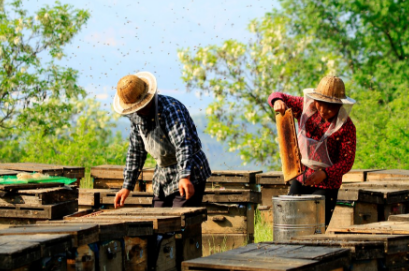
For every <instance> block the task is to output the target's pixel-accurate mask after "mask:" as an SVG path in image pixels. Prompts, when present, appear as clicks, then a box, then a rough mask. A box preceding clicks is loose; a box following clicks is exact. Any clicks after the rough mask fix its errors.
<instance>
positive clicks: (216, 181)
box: [206, 170, 262, 191]
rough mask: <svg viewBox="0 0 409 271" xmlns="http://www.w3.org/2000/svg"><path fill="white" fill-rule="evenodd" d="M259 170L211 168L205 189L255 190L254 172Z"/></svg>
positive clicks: (256, 172)
mask: <svg viewBox="0 0 409 271" xmlns="http://www.w3.org/2000/svg"><path fill="white" fill-rule="evenodd" d="M261 172H262V171H260V170H212V175H211V176H210V178H208V179H207V182H206V190H224V189H250V190H254V191H257V190H258V189H257V186H256V174H258V173H261Z"/></svg>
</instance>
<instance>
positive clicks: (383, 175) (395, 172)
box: [366, 169, 409, 182]
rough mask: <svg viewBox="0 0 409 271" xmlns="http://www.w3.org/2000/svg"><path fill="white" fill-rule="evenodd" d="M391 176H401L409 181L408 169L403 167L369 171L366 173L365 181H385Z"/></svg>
mask: <svg viewBox="0 0 409 271" xmlns="http://www.w3.org/2000/svg"><path fill="white" fill-rule="evenodd" d="M391 178H401V179H406V180H408V181H409V170H403V169H387V170H379V171H375V172H369V173H368V174H367V177H366V179H367V181H369V182H371V181H386V180H388V179H391Z"/></svg>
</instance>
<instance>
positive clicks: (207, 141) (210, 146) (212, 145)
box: [115, 114, 268, 172]
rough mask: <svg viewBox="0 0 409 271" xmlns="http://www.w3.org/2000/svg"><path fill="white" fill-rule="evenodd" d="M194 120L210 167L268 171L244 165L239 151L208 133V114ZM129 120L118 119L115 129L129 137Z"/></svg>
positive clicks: (251, 164) (263, 168) (261, 167)
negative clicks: (229, 150) (232, 149)
mask: <svg viewBox="0 0 409 271" xmlns="http://www.w3.org/2000/svg"><path fill="white" fill-rule="evenodd" d="M192 118H193V121H194V122H195V124H196V126H197V127H196V129H197V132H198V134H199V137H200V140H201V142H202V147H203V151H204V152H205V153H206V156H207V158H208V160H209V163H210V167H211V169H213V170H262V171H263V172H266V171H268V170H267V168H266V167H263V166H260V165H256V164H255V163H248V164H246V165H242V162H243V161H242V160H241V159H240V155H239V154H238V152H237V151H236V152H228V151H227V150H228V145H227V143H224V142H218V141H217V140H216V139H215V138H212V137H211V136H210V135H208V134H206V133H205V132H204V130H205V129H206V126H207V120H206V116H205V115H204V114H201V115H193V116H192ZM129 126H130V124H129V120H128V119H127V118H121V119H119V121H118V124H117V128H116V129H115V131H117V130H118V131H121V132H122V135H123V137H124V139H125V138H128V137H129Z"/></svg>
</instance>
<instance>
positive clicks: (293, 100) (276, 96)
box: [267, 92, 304, 119]
mask: <svg viewBox="0 0 409 271" xmlns="http://www.w3.org/2000/svg"><path fill="white" fill-rule="evenodd" d="M276 100H282V101H283V102H284V103H285V104H286V105H287V106H288V107H289V108H291V109H292V111H293V115H294V117H295V118H297V119H298V118H299V117H300V116H301V113H302V109H303V104H304V99H303V97H297V96H292V95H288V94H284V93H281V92H273V93H271V94H270V96H269V97H268V99H267V102H268V104H269V105H270V106H271V107H272V108H274V102H275V101H276Z"/></svg>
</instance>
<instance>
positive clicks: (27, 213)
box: [0, 183, 78, 224]
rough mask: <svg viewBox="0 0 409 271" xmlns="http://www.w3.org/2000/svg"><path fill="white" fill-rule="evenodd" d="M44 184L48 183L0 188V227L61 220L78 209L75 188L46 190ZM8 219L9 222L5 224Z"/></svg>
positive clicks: (61, 187)
mask: <svg viewBox="0 0 409 271" xmlns="http://www.w3.org/2000/svg"><path fill="white" fill-rule="evenodd" d="M47 185H50V183H48V184H23V185H1V186H0V189H1V190H0V191H3V195H2V197H0V218H1V219H0V224H31V223H33V221H36V220H45V219H58V218H62V217H63V216H65V215H67V214H71V213H74V212H76V211H77V210H78V201H77V198H78V190H77V188H76V187H68V186H60V187H49V188H47V187H45V186H47ZM43 187H45V188H43ZM24 188H27V189H24ZM35 188H37V189H35ZM10 218H11V219H13V220H11V221H8V219H10Z"/></svg>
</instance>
